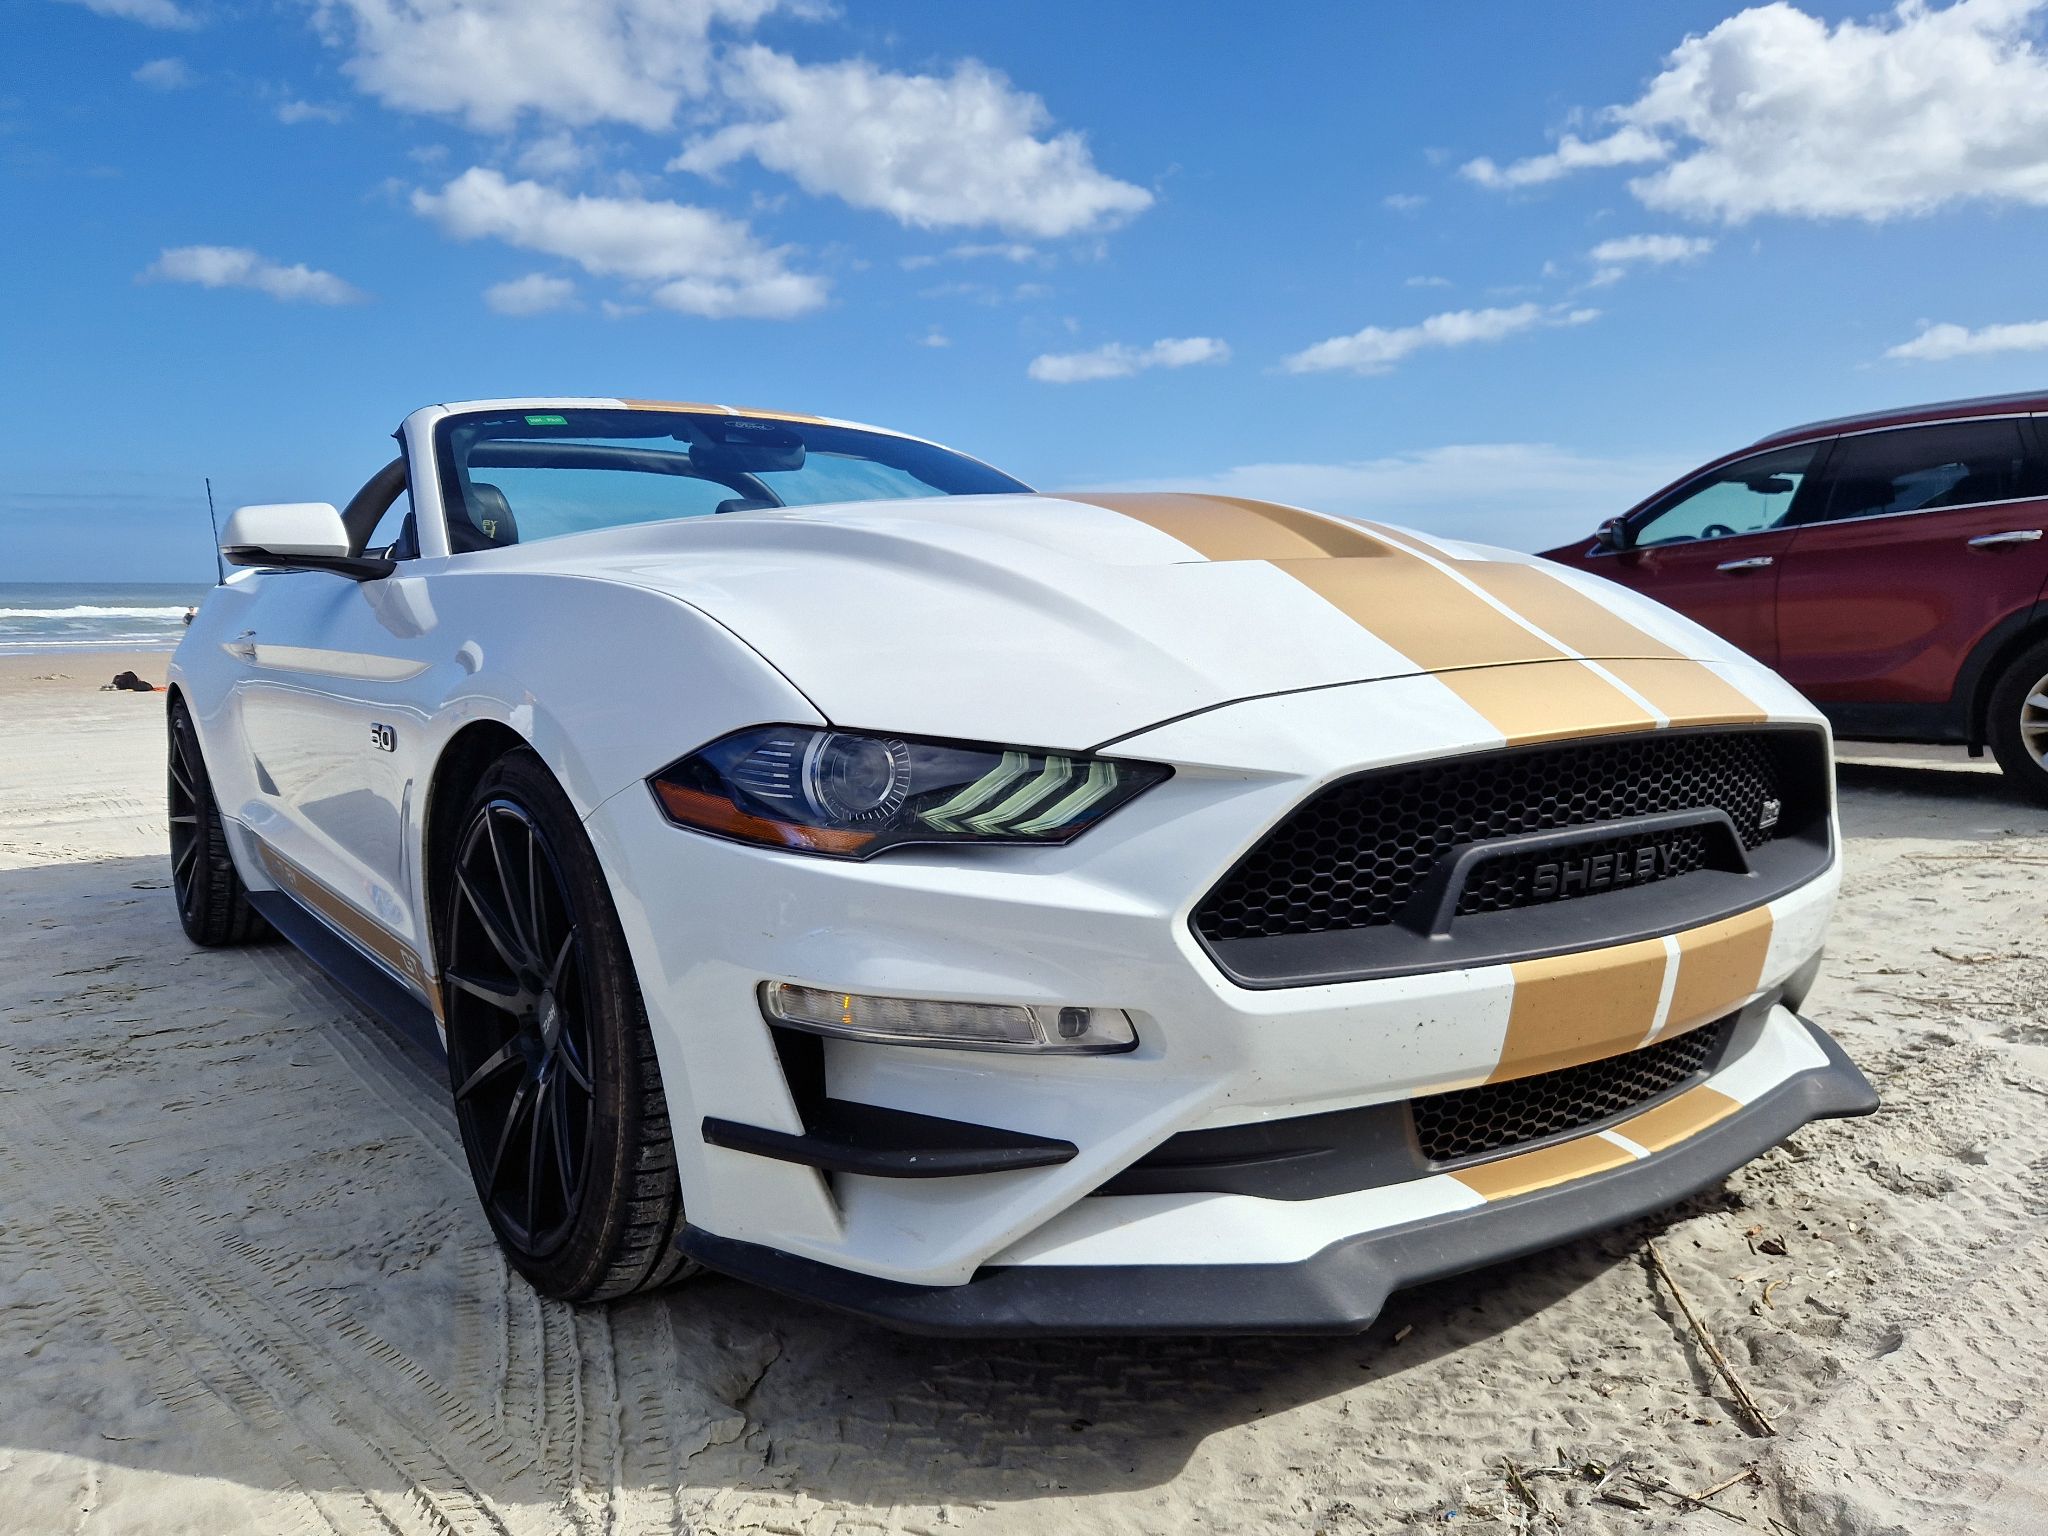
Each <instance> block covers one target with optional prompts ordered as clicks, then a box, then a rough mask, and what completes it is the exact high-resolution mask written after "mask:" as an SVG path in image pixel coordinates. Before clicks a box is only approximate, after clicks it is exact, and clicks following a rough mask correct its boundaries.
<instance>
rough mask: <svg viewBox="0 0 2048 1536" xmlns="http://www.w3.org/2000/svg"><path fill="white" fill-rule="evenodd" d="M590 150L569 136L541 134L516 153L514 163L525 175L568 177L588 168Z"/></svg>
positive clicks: (560, 133) (566, 133) (571, 135)
mask: <svg viewBox="0 0 2048 1536" xmlns="http://www.w3.org/2000/svg"><path fill="white" fill-rule="evenodd" d="M593 158H594V157H593V156H592V154H591V152H590V149H589V147H588V146H586V145H585V144H584V143H583V142H582V141H581V140H580V139H578V138H577V137H576V135H575V134H573V133H568V132H558V133H544V134H542V135H541V136H540V137H539V138H537V139H535V140H534V141H533V142H532V143H530V144H528V145H527V146H526V147H525V148H524V149H522V150H520V151H519V158H518V160H517V162H516V164H517V165H518V167H519V169H520V170H522V171H524V172H526V174H527V175H529V176H568V175H571V174H573V173H574V172H577V171H580V170H582V169H583V168H584V167H585V166H586V165H589V164H590V163H591V161H592V159H593Z"/></svg>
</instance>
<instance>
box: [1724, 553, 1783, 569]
mask: <svg viewBox="0 0 2048 1536" xmlns="http://www.w3.org/2000/svg"><path fill="white" fill-rule="evenodd" d="M1777 563H1778V562H1777V561H1776V560H1774V559H1773V558H1772V557H1771V556H1769V555H1751V556H1750V557H1749V558H1748V559H1747V560H1723V561H1722V562H1721V563H1720V564H1719V565H1717V566H1715V567H1714V569H1715V570H1717V571H1761V570H1763V569H1764V568H1765V567H1767V566H1773V565H1776V564H1777Z"/></svg>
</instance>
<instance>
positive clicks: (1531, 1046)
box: [1487, 939, 1670, 1083]
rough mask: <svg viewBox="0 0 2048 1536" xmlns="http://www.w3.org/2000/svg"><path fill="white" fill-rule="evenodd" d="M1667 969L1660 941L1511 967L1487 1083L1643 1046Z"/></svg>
mask: <svg viewBox="0 0 2048 1536" xmlns="http://www.w3.org/2000/svg"><path fill="white" fill-rule="evenodd" d="M1669 963H1670V956H1669V953H1668V952H1667V951H1666V949H1665V947H1664V941H1663V940H1662V939H1644V940H1641V941H1639V942H1637V943H1634V944H1616V945H1614V946H1612V947H1611V948H1608V949H1585V950H1580V951H1579V952H1578V953H1577V954H1571V955H1552V956H1550V957H1548V958H1547V959H1543V960H1517V961H1515V962H1514V964H1513V965H1512V966H1510V967H1509V969H1510V970H1512V971H1513V972H1514V978H1515V990H1514V995H1513V998H1512V999H1511V1000H1510V1002H1509V1004H1508V1028H1507V1036H1506V1038H1505V1039H1504V1040H1503V1041H1502V1042H1501V1052H1500V1061H1499V1062H1498V1063H1497V1064H1496V1065H1495V1066H1494V1069H1493V1074H1492V1076H1490V1077H1489V1078H1488V1079H1487V1081H1488V1082H1492V1083H1500V1082H1506V1081H1507V1080H1508V1079H1510V1078H1516V1077H1530V1076H1533V1075H1534V1074H1536V1073H1538V1072H1555V1071H1558V1070H1559V1069H1560V1068H1563V1067H1576V1066H1578V1065H1580V1064H1581V1063H1584V1062H1588V1061H1598V1060H1600V1059H1601V1058H1602V1057H1603V1056H1619V1055H1621V1054H1622V1053H1623V1052H1625V1051H1632V1050H1634V1049H1635V1048H1636V1047H1637V1046H1639V1045H1641V1044H1642V1043H1643V1040H1644V1038H1645V1037H1646V1036H1647V1035H1648V1034H1649V1033H1650V1028H1651V1025H1652V1024H1654V1023H1655V1022H1656V1018H1657V1002H1658V999H1659V998H1661V997H1662V996H1663V995H1664V968H1665V966H1666V965H1668V964H1669Z"/></svg>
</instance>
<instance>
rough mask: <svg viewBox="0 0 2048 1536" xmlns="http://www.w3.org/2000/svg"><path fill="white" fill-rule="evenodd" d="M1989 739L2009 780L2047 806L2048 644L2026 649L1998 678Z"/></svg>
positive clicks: (1993, 752)
mask: <svg viewBox="0 0 2048 1536" xmlns="http://www.w3.org/2000/svg"><path fill="white" fill-rule="evenodd" d="M1985 735H1986V736H1987V737H1988V738H1989V739H1990V743H1991V753H1992V756H1994V757H1996V758H1997V759H1998V766H1999V767H2001V768H2003V769H2004V770H2005V776H2006V777H2007V778H2009V779H2011V780H2012V781H2013V783H2014V784H2015V785H2016V786H2018V787H2019V788H2020V789H2022V790H2024V791H2025V792H2026V793H2027V794H2029V795H2031V796H2033V797H2034V798H2035V799H2036V800H2040V801H2043V802H2048V640H2043V641H2040V642H2039V643H2037V644H2035V645H2031V646H2029V647H2027V649H2026V650H2024V651H2022V652H2021V653H2020V654H2019V656H2018V657H2017V658H2015V659H2014V661H2013V662H2012V664H2011V665H2010V666H2008V667H2007V668H2006V669H2005V671H2004V672H2003V673H2001V674H2000V675H1999V679H1998V683H1997V686H1995V687H1994V688H1993V689H1992V690H1991V706H1990V712H1989V718H1988V719H1987V720H1986V722H1985Z"/></svg>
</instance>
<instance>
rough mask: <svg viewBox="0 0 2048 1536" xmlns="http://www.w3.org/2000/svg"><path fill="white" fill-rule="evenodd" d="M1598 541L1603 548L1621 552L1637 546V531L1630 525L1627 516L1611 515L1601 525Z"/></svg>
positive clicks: (1597, 536)
mask: <svg viewBox="0 0 2048 1536" xmlns="http://www.w3.org/2000/svg"><path fill="white" fill-rule="evenodd" d="M1596 542H1597V543H1598V544H1599V546H1600V547H1601V548H1602V549H1611V550H1613V551H1615V552H1616V553H1617V554H1619V553H1621V552H1622V551H1624V550H1630V549H1634V548H1635V547H1636V536H1635V531H1634V530H1633V529H1631V528H1630V527H1629V525H1628V519H1627V518H1625V517H1610V518H1609V519H1608V520H1607V521H1606V522H1604V523H1602V524H1601V525H1600V532H1599V533H1598V535H1596Z"/></svg>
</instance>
